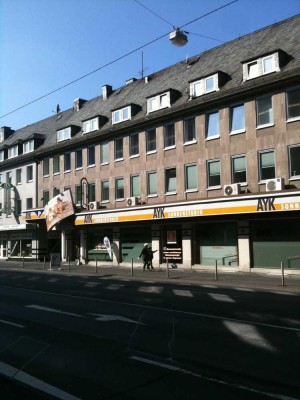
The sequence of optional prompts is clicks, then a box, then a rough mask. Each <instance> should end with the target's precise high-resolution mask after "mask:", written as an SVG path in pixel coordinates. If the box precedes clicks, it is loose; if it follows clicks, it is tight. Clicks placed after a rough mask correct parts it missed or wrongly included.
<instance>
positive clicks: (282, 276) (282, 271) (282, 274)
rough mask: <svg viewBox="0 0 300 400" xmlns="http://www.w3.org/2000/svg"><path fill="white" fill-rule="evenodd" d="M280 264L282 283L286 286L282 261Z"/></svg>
mask: <svg viewBox="0 0 300 400" xmlns="http://www.w3.org/2000/svg"><path fill="white" fill-rule="evenodd" d="M280 266H281V285H282V286H284V265H283V262H282V261H281V263H280Z"/></svg>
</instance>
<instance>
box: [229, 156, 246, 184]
mask: <svg viewBox="0 0 300 400" xmlns="http://www.w3.org/2000/svg"><path fill="white" fill-rule="evenodd" d="M232 175H233V177H232V181H233V183H239V182H247V178H246V157H245V156H241V157H234V158H233V159H232Z"/></svg>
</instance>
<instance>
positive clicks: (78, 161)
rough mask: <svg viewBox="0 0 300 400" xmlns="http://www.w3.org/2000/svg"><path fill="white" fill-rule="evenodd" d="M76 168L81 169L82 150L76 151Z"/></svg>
mask: <svg viewBox="0 0 300 400" xmlns="http://www.w3.org/2000/svg"><path fill="white" fill-rule="evenodd" d="M75 158H76V161H75V162H76V168H82V150H76V157H75Z"/></svg>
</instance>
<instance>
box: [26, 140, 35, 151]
mask: <svg viewBox="0 0 300 400" xmlns="http://www.w3.org/2000/svg"><path fill="white" fill-rule="evenodd" d="M33 150H34V140H28V141H27V142H25V143H23V153H24V154H25V153H30V152H31V151H33Z"/></svg>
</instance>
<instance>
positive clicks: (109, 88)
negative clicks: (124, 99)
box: [102, 85, 112, 100]
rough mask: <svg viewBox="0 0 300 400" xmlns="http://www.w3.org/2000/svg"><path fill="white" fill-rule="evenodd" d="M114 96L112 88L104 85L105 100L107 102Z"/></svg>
mask: <svg viewBox="0 0 300 400" xmlns="http://www.w3.org/2000/svg"><path fill="white" fill-rule="evenodd" d="M111 94H112V86H110V85H104V86H102V97H103V100H107V99H108V97H109V96H110V95H111Z"/></svg>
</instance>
